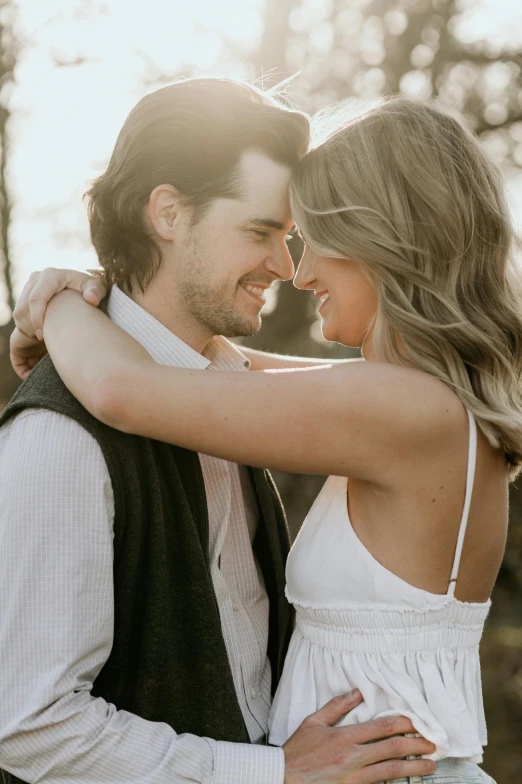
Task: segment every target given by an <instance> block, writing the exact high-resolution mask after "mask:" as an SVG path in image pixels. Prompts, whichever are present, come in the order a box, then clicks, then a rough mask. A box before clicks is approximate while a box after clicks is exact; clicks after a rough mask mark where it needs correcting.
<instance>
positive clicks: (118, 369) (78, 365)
mask: <svg viewBox="0 0 522 784" xmlns="http://www.w3.org/2000/svg"><path fill="white" fill-rule="evenodd" d="M44 331H45V340H46V344H47V347H48V349H49V353H50V354H51V357H52V359H53V361H54V363H55V365H56V368H57V370H58V372H59V373H60V375H61V377H62V378H63V380H64V382H65V384H66V385H67V386H68V388H69V389H70V390H71V391H72V393H73V394H74V395H75V396H76V397H77V398H78V399H79V400H80V402H81V403H82V404H83V405H84V406H85V407H86V408H87V409H88V410H89V411H90V412H91V413H92V414H94V416H96V417H97V418H98V419H101V420H102V421H104V422H105V423H107V424H109V425H110V426H112V427H115V428H117V429H119V430H122V431H125V432H130V433H136V434H138V435H142V436H146V437H149V438H154V439H158V440H161V441H167V442H169V443H173V444H178V445H180V446H183V447H186V448H188V449H193V450H195V451H198V452H203V453H206V454H210V455H216V456H218V457H222V458H224V459H227V460H231V461H234V462H238V463H244V464H247V465H253V466H259V467H265V468H272V469H276V470H283V471H297V472H301V473H317V474H336V475H342V476H353V477H359V478H362V479H367V480H369V481H379V482H383V483H384V482H386V481H387V480H386V477H388V478H389V477H390V476H391V474H393V473H394V472H395V471H396V470H397V466H398V464H400V463H401V461H404V460H405V459H406V460H408V461H412V460H413V461H414V460H417V459H420V457H421V455H423V456H424V457H425V455H426V448H427V442H429V439H434V436H435V435H437V436H438V438H437V440H438V441H439V442H440V439H441V437H442V438H443V435H442V436H441V423H442V422H443V421H444V418H445V417H446V419H447V420H448V421H449V419H450V417H451V413H450V409H453V411H454V410H455V403H454V402H453V401H454V400H457V398H456V397H455V396H454V395H453V393H451V392H450V391H449V390H447V389H446V387H445V386H444V385H443V384H441V382H438V381H437V380H436V379H433V378H432V377H430V376H428V375H426V374H424V373H420V372H418V371H415V370H410V369H407V368H400V367H396V366H392V365H387V364H384V363H365V362H355V363H352V364H350V363H348V364H346V363H342V364H340V365H338V366H336V367H331V366H326V367H317V368H309V369H306V370H301V369H299V370H292V371H288V370H286V371H268V372H259V373H240V372H235V373H226V372H216V373H209V372H202V371H198V370H194V371H193V370H180V369H176V368H170V367H164V366H160V365H157V364H156V363H155V362H154V361H153V360H152V359H151V357H150V356H149V354H148V353H147V352H146V351H145V349H144V348H143V347H142V346H140V345H139V344H138V343H137V342H136V341H135V340H133V339H132V338H131V337H130V336H129V335H127V334H126V333H125V332H123V331H122V330H120V329H119V328H118V327H117V326H115V325H114V324H112V322H110V321H109V319H108V318H107V317H106V316H105V315H104V314H103V313H101V312H100V311H98V310H96V309H95V308H92V307H91V306H89V305H87V304H86V303H85V302H82V301H81V298H80V297H79V296H78V295H77V294H74V293H72V292H64V293H62V294H59V295H58V296H57V297H55V298H53V300H52V301H51V303H50V305H49V309H48V315H47V317H46V321H45V328H44ZM445 393H446V394H445ZM457 404H458V405H459V406H460V403H458V401H457ZM444 411H446V414H444Z"/></svg>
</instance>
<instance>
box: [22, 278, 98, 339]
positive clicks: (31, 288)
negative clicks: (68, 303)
mask: <svg viewBox="0 0 522 784" xmlns="http://www.w3.org/2000/svg"><path fill="white" fill-rule="evenodd" d="M64 289H72V290H73V291H77V292H79V293H80V294H81V295H82V296H83V298H84V299H85V300H86V302H88V303H89V304H90V305H94V306H97V305H99V303H100V302H101V300H102V299H103V297H104V296H105V294H106V293H107V287H106V286H105V283H104V282H103V280H102V278H100V277H97V276H92V275H87V274H86V273H85V272H78V271H76V270H62V269H54V268H53V267H48V268H47V269H45V270H43V272H34V273H33V274H32V275H31V276H30V278H29V280H28V281H27V283H26V284H25V286H24V290H23V291H22V295H21V297H20V299H19V300H18V303H17V306H16V308H15V312H14V314H13V315H14V319H15V324H16V326H17V327H18V329H19V330H20V331H21V332H23V333H25V334H26V335H28V336H29V337H31V336H32V335H36V336H37V337H38V339H39V340H41V339H42V337H43V323H44V318H45V311H46V309H47V305H48V304H49V301H50V300H51V299H52V297H54V295H55V294H58V292H60V291H63V290H64Z"/></svg>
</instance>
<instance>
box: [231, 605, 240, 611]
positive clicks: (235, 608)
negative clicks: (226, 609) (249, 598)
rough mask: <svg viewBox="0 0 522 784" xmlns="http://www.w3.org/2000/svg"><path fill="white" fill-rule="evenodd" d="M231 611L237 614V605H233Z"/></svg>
mask: <svg viewBox="0 0 522 784" xmlns="http://www.w3.org/2000/svg"><path fill="white" fill-rule="evenodd" d="M232 609H233V610H234V612H239V607H238V606H237V604H233V605H232Z"/></svg>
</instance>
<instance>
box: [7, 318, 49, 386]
mask: <svg viewBox="0 0 522 784" xmlns="http://www.w3.org/2000/svg"><path fill="white" fill-rule="evenodd" d="M9 354H10V358H11V364H12V366H13V369H14V371H15V373H16V374H17V375H18V376H20V378H21V379H22V381H24V380H25V379H26V378H27V376H28V375H29V373H30V372H31V370H32V369H33V368H34V367H35V366H36V365H37V364H38V362H39V361H40V360H41V359H42V357H44V356H45V355H46V354H47V349H46V348H45V343H42V342H40V341H39V340H37V338H36V337H35V336H34V335H33V336H32V337H28V336H27V335H25V334H24V333H23V332H20V330H19V329H18V328H16V329H14V330H13V332H12V334H11V339H10V347H9Z"/></svg>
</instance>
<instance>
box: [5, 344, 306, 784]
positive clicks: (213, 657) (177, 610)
mask: <svg viewBox="0 0 522 784" xmlns="http://www.w3.org/2000/svg"><path fill="white" fill-rule="evenodd" d="M25 408H45V409H48V410H51V411H55V412H58V413H60V414H64V415H65V416H67V417H70V418H71V419H74V420H75V421H76V422H78V424H80V425H81V426H82V427H84V428H85V429H86V430H87V431H88V432H89V433H90V434H91V435H92V436H93V437H94V438H95V439H96V441H97V442H98V444H99V445H100V448H101V450H102V453H103V456H104V458H105V461H106V463H107V467H108V470H109V475H110V478H111V482H112V487H113V491H114V500H115V517H114V590H115V608H114V609H115V626H114V645H113V648H112V652H111V654H110V656H109V659H108V660H107V662H106V663H105V665H104V667H103V669H102V670H101V672H100V674H99V676H98V677H97V678H96V680H95V682H94V688H93V690H92V694H93V695H94V696H102V697H104V698H105V699H106V700H107V701H108V702H112V703H114V704H115V705H116V707H117V708H118V709H124V710H127V711H130V712H131V713H135V714H137V715H138V716H141V717H143V718H144V719H148V720H150V721H161V722H166V723H167V724H170V726H171V727H173V728H174V729H175V730H176V732H178V733H184V732H190V733H194V734H196V735H200V736H205V737H210V738H215V739H216V740H227V741H235V742H248V740H249V738H248V734H247V731H246V727H245V724H244V721H243V717H242V714H241V710H240V707H239V704H238V701H237V697H236V693H235V689H234V683H233V679H232V673H231V670H230V665H229V661H228V657H227V652H226V648H225V643H224V640H223V635H222V631H221V624H220V618H219V611H218V606H217V602H216V597H215V594H214V590H213V585H212V580H211V576H210V568H209V542H208V538H209V531H208V512H207V505H206V496H205V488H204V483H203V475H202V472H201V467H200V463H199V458H198V455H197V453H195V452H191V451H188V450H186V449H181V448H180V447H175V446H171V445H169V444H165V443H163V442H161V441H153V440H151V439H147V438H141V437H139V436H134V435H128V434H125V433H120V432H119V431H117V430H114V429H112V428H109V427H107V426H106V425H103V424H102V423H101V422H99V421H98V420H96V419H94V417H92V416H91V415H90V414H89V413H88V412H87V411H86V410H85V409H84V408H83V406H82V405H81V404H80V403H79V402H78V401H77V400H76V399H75V398H74V397H73V396H72V395H71V393H70V392H69V391H68V390H67V388H66V387H65V386H64V384H63V383H62V381H61V379H60V377H59V376H58V374H57V373H56V370H55V368H54V366H53V364H52V362H51V361H50V359H49V358H48V357H46V358H45V359H44V360H42V362H40V364H39V365H38V366H37V367H36V368H35V370H33V371H32V373H31V374H30V376H29V378H28V379H27V381H26V382H25V383H24V384H22V386H21V387H20V389H19V390H18V391H17V393H16V394H15V396H14V397H13V399H12V400H11V402H10V403H9V405H8V406H7V408H6V409H5V411H4V412H3V414H2V415H1V416H0V425H1V424H3V423H4V422H6V421H7V420H8V419H9V418H10V417H12V416H14V415H15V414H17V413H18V412H19V411H21V410H22V409H25ZM250 474H251V478H252V483H253V486H254V489H255V494H256V497H257V502H258V505H259V512H260V523H259V526H258V532H257V535H256V539H255V542H254V550H255V552H256V555H257V558H258V560H259V563H260V565H261V568H262V571H263V576H264V579H265V585H266V589H267V593H268V596H269V599H270V622H269V644H268V655H269V657H270V662H271V665H272V686H273V690H275V687H276V685H277V682H278V680H279V677H280V675H281V670H282V666H283V661H284V657H285V654H286V650H287V648H288V643H289V639H290V636H291V632H292V627H293V611H292V609H291V608H290V606H289V605H288V603H287V601H286V599H285V596H284V582H285V561H286V557H287V554H288V550H289V543H290V539H289V534H288V529H287V525H286V521H285V517H284V512H283V509H282V506H281V502H280V499H279V496H278V494H277V490H276V489H275V486H274V484H273V481H272V479H271V477H270V475H269V474H268V472H267V471H262V470H259V469H250ZM34 590H35V591H37V590H38V585H36V584H35V586H34ZM4 775H5V774H4ZM10 778H11V780H12V781H15V779H13V778H12V777H10Z"/></svg>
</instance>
